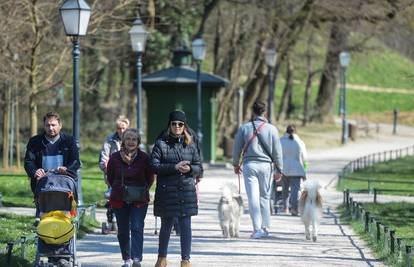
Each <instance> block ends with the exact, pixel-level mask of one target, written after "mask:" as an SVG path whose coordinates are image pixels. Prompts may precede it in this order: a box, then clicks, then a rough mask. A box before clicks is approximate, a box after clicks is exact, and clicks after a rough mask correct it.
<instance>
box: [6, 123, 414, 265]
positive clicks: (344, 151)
mask: <svg viewBox="0 0 414 267" xmlns="http://www.w3.org/2000/svg"><path fill="white" fill-rule="evenodd" d="M413 136H414V131H413V130H412V128H406V129H405V130H404V131H401V134H400V135H398V136H392V135H382V136H378V137H375V138H373V139H365V140H360V141H358V142H351V143H349V144H348V145H347V146H343V147H337V148H332V149H324V150H313V151H309V158H310V162H309V175H308V178H309V179H316V180H318V181H319V182H320V183H321V184H322V185H323V186H324V189H323V190H322V195H323V197H324V199H325V205H324V214H323V218H322V221H321V226H320V231H319V237H318V241H317V242H316V243H314V242H311V241H307V240H305V235H304V227H303V225H302V224H301V222H300V218H299V217H293V216H288V215H277V216H272V228H271V229H270V230H271V237H269V238H266V239H260V240H252V239H249V236H250V234H251V232H252V226H251V221H250V217H249V215H248V213H247V198H246V195H245V190H244V187H243V183H242V194H243V200H244V202H245V214H244V215H243V216H242V220H241V226H240V238H237V239H224V238H222V235H221V230H220V226H219V222H218V218H217V204H218V200H219V197H220V187H221V186H222V184H224V183H226V182H233V183H235V184H237V176H235V175H234V174H233V172H232V169H229V168H224V167H221V168H209V169H207V170H206V171H205V178H204V179H203V180H202V182H201V183H200V185H199V192H200V209H199V215H198V216H195V217H193V224H192V226H193V244H192V258H191V263H192V266H196V267H197V266H200V267H207V266H217V267H221V266H237V267H247V266H249V267H250V266H258V267H259V266H260V267H262V266H263V267H265V266H384V265H383V263H382V262H381V261H379V260H378V259H376V258H375V257H374V256H373V255H372V254H371V252H370V250H369V249H368V248H367V246H366V244H365V243H364V242H363V241H362V240H361V239H360V238H358V236H356V235H355V233H354V232H353V231H352V230H351V229H350V228H349V227H348V226H346V225H341V224H340V223H339V219H338V214H337V213H336V212H335V207H336V206H337V205H338V204H340V203H341V202H342V194H341V193H340V192H336V191H335V190H334V185H335V181H336V179H335V178H336V174H337V173H338V171H339V170H340V169H341V168H342V167H343V166H344V165H345V164H346V163H347V162H349V161H350V160H353V159H355V158H358V157H360V156H363V155H367V154H370V153H375V152H380V151H384V150H391V149H397V148H402V147H406V146H409V145H414V138H413ZM360 199H361V200H362V199H370V200H372V196H369V195H361V196H360ZM380 199H381V200H383V201H388V200H397V199H399V198H395V197H391V198H390V197H388V198H383V197H382V196H381V198H380ZM405 200H408V201H413V199H412V198H405ZM19 210H20V209H17V210H16V209H13V210H10V209H9V211H13V212H17V213H20V212H19ZM22 210H24V209H22ZM0 211H7V209H0ZM23 212H24V213H27V212H28V211H27V210H26V211H22V213H23ZM97 214H98V215H97V217H98V220H105V216H104V211H103V210H101V211H99V212H98V213H97ZM155 226H156V224H155V220H154V216H152V207H150V209H149V210H148V214H147V220H146V226H145V237H144V259H143V262H142V266H143V267H149V266H154V264H155V261H156V258H157V248H158V236H157V235H154V230H155ZM158 227H159V220H158ZM78 257H79V258H80V261H81V263H82V266H84V267H87V266H90V267H92V266H120V265H121V262H122V261H121V255H120V251H119V247H118V242H117V238H116V235H115V234H109V235H101V234H99V233H97V234H89V235H86V236H85V237H84V238H83V239H82V240H79V241H78ZM168 263H169V264H168V266H169V267H170V266H171V267H174V266H179V263H180V245H179V237H177V236H175V235H172V236H171V240H170V246H169V255H168Z"/></svg>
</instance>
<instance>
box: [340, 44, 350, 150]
mask: <svg viewBox="0 0 414 267" xmlns="http://www.w3.org/2000/svg"><path fill="white" fill-rule="evenodd" d="M350 60H351V56H350V54H349V53H348V52H346V51H343V52H341V53H340V54H339V63H340V65H341V72H340V73H341V95H340V100H339V101H340V102H339V105H340V111H341V112H340V113H341V116H342V138H341V143H342V144H346V142H347V141H348V129H347V121H346V68H347V67H348V65H349V61H350Z"/></svg>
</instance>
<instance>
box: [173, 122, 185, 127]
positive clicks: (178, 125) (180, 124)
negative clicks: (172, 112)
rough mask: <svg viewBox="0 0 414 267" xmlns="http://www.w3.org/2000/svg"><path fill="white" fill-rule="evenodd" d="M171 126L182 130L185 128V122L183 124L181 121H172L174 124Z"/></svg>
mask: <svg viewBox="0 0 414 267" xmlns="http://www.w3.org/2000/svg"><path fill="white" fill-rule="evenodd" d="M171 126H174V127H179V128H181V127H183V126H184V122H181V121H172V122H171Z"/></svg>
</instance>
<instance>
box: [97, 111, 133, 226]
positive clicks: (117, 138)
mask: <svg viewBox="0 0 414 267" xmlns="http://www.w3.org/2000/svg"><path fill="white" fill-rule="evenodd" d="M115 124H116V130H115V132H114V133H112V134H111V135H109V136H108V137H107V138H106V139H105V142H104V144H103V145H102V149H101V153H99V168H100V169H101V170H102V172H103V175H104V181H105V184H106V185H107V186H108V191H107V192H106V193H105V197H107V198H108V197H109V194H110V186H109V184H108V179H107V175H106V169H107V165H108V161H109V157H110V156H111V155H112V154H113V153H115V152H118V151H119V150H120V149H121V137H122V134H123V133H124V132H125V130H126V129H128V127H129V119H128V118H127V117H125V116H123V115H120V116H119V117H118V118H117V119H116V122H115ZM105 207H106V219H107V222H108V226H109V227H108V228H109V229H112V230H115V224H114V223H113V218H114V214H113V210H112V208H111V205H110V203H109V201H108V202H107V203H106V204H105ZM105 230H108V229H105Z"/></svg>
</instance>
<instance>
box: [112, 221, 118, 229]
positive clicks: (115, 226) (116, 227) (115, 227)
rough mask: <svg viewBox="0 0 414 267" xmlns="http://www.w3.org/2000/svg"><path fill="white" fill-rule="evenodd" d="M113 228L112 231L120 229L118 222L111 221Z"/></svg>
mask: <svg viewBox="0 0 414 267" xmlns="http://www.w3.org/2000/svg"><path fill="white" fill-rule="evenodd" d="M111 230H112V231H118V226H117V225H116V222H112V223H111Z"/></svg>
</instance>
